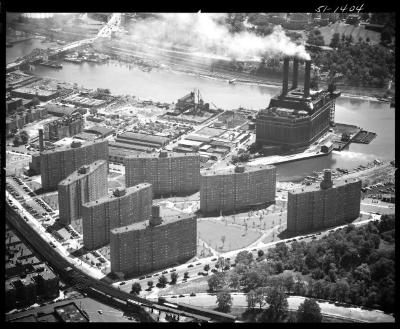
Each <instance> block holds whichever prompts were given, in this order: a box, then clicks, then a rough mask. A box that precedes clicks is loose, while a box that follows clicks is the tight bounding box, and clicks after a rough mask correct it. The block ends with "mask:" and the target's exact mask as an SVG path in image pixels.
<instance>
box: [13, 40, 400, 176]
mask: <svg viewBox="0 0 400 329" xmlns="http://www.w3.org/2000/svg"><path fill="white" fill-rule="evenodd" d="M36 47H40V48H47V47H51V45H50V44H48V43H41V42H40V41H39V40H30V41H27V42H22V43H19V44H16V45H14V47H12V48H7V56H6V59H7V62H10V61H12V60H14V59H15V58H16V57H19V56H22V55H25V54H27V53H29V52H30V51H31V50H32V49H33V48H36ZM33 74H35V75H37V76H40V77H50V78H55V79H58V80H60V81H65V82H70V83H77V84H78V86H83V87H86V88H91V89H95V88H108V89H110V90H111V92H112V93H113V94H116V95H126V94H130V95H134V96H136V97H138V98H139V99H151V100H154V101H160V102H175V101H176V100H177V99H178V98H180V97H182V96H183V95H186V94H187V93H189V92H190V91H192V90H193V89H199V90H200V94H201V95H202V97H203V99H204V101H205V102H210V103H213V104H215V105H216V106H217V107H220V108H223V109H235V108H238V107H240V106H243V107H245V108H252V109H260V108H265V107H267V106H268V104H269V100H270V98H271V96H273V95H275V94H276V93H278V92H279V90H280V87H273V86H271V87H267V86H259V85H250V84H228V83H227V82H226V81H221V80H216V79H210V78H205V77H200V76H197V75H189V74H185V73H177V72H173V71H169V70H152V71H150V72H143V71H141V70H140V69H138V68H136V67H133V66H129V65H128V64H123V63H118V62H116V61H110V62H109V63H105V64H96V63H82V64H74V63H67V62H63V69H61V70H56V69H51V68H48V67H43V66H36V67H35V69H34V71H33ZM394 118H395V117H394V109H393V108H392V109H391V108H390V107H389V105H388V104H385V103H379V102H373V101H366V100H361V99H355V98H348V97H340V98H339V99H338V100H337V102H336V113H335V121H336V122H339V123H347V124H352V125H357V126H360V127H362V128H364V129H366V130H368V131H373V132H375V133H377V137H376V138H375V139H374V140H373V141H372V142H371V143H370V144H369V145H364V144H354V143H353V144H350V146H349V148H348V149H347V150H343V151H342V152H334V153H332V154H330V155H328V156H325V157H319V158H315V159H310V160H302V161H296V162H292V163H287V164H282V165H278V166H277V167H278V179H279V180H281V181H285V180H297V179H301V178H303V177H305V176H307V175H309V174H311V173H312V172H313V171H321V170H322V169H324V168H337V167H340V168H346V169H351V168H354V167H357V166H358V165H360V164H366V163H368V162H370V161H373V160H374V159H381V160H392V159H394V156H395V132H394V126H395V120H394Z"/></svg>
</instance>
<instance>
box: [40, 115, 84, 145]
mask: <svg viewBox="0 0 400 329" xmlns="http://www.w3.org/2000/svg"><path fill="white" fill-rule="evenodd" d="M83 126H84V119H83V117H82V115H81V114H80V113H79V112H75V113H73V114H72V115H70V116H64V117H63V118H60V119H57V120H54V121H51V122H49V123H46V124H45V125H44V127H43V128H44V139H45V140H48V141H58V140H60V139H63V138H64V137H72V136H75V135H77V134H79V133H81V132H82V131H83Z"/></svg>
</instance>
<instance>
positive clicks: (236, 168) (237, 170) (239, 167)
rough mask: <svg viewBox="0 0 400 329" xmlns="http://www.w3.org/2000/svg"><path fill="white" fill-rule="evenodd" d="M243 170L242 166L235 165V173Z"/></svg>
mask: <svg viewBox="0 0 400 329" xmlns="http://www.w3.org/2000/svg"><path fill="white" fill-rule="evenodd" d="M243 172H244V166H236V167H235V173H243Z"/></svg>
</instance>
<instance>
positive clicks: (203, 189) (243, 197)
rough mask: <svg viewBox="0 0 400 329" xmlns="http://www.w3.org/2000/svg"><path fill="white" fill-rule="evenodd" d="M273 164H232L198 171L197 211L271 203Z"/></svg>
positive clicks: (273, 197)
mask: <svg viewBox="0 0 400 329" xmlns="http://www.w3.org/2000/svg"><path fill="white" fill-rule="evenodd" d="M275 190H276V167H275V166H271V165H261V166H260V165H257V166H236V167H233V168H223V169H220V170H212V169H210V170H204V171H203V172H202V173H201V184H200V210H201V212H202V213H213V212H217V213H220V212H232V211H237V210H241V209H245V208H247V207H249V206H253V205H261V204H267V203H273V202H274V201H275Z"/></svg>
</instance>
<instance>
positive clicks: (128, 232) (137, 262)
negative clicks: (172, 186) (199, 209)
mask: <svg viewBox="0 0 400 329" xmlns="http://www.w3.org/2000/svg"><path fill="white" fill-rule="evenodd" d="M157 217H158V216H154V217H152V219H151V220H149V221H145V222H140V223H135V224H131V225H128V226H124V227H119V228H115V229H113V230H111V233H110V261H111V271H112V272H114V273H118V274H123V275H125V276H126V277H129V276H134V275H140V274H144V273H150V272H152V271H155V270H159V269H162V268H166V267H169V266H172V265H174V264H176V263H181V262H184V261H187V260H189V259H190V258H192V257H194V256H195V255H196V249H197V243H196V242H197V220H196V215H194V214H181V215H178V216H171V217H163V218H162V219H161V218H159V217H158V218H157Z"/></svg>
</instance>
